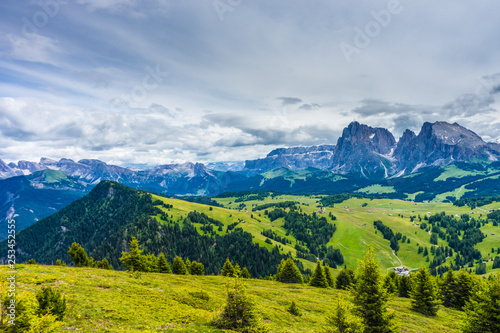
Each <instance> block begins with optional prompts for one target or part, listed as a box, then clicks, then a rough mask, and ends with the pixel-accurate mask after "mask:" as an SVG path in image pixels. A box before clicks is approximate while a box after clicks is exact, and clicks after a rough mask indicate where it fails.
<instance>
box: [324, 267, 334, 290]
mask: <svg viewBox="0 0 500 333" xmlns="http://www.w3.org/2000/svg"><path fill="white" fill-rule="evenodd" d="M324 271H325V278H326V282H328V286H329V287H330V288H335V282H334V281H333V277H332V272H330V266H329V265H328V264H325V268H324Z"/></svg>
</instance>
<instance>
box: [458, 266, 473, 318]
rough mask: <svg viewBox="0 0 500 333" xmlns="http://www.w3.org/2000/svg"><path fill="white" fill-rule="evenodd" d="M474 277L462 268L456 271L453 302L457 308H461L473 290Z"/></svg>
mask: <svg viewBox="0 0 500 333" xmlns="http://www.w3.org/2000/svg"><path fill="white" fill-rule="evenodd" d="M475 284H476V277H475V276H474V275H471V274H469V273H467V272H466V271H464V270H463V269H461V270H459V271H458V272H457V275H456V276H455V285H456V286H455V304H454V307H456V308H457V309H463V307H464V306H465V304H466V303H467V302H468V301H469V300H470V298H471V297H472V295H473V292H474V286H475Z"/></svg>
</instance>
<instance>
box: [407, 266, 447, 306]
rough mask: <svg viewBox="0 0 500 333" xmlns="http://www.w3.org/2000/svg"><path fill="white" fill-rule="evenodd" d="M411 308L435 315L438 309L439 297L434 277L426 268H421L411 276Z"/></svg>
mask: <svg viewBox="0 0 500 333" xmlns="http://www.w3.org/2000/svg"><path fill="white" fill-rule="evenodd" d="M410 297H411V305H412V308H413V310H415V311H417V312H420V313H423V314H425V315H428V316H435V315H436V314H437V311H438V309H439V304H440V301H439V297H438V290H437V286H436V282H435V281H434V277H433V276H432V275H431V274H430V273H429V271H428V270H427V268H425V267H424V268H421V269H419V270H418V272H417V273H416V274H415V275H414V277H413V287H412V290H411V292H410Z"/></svg>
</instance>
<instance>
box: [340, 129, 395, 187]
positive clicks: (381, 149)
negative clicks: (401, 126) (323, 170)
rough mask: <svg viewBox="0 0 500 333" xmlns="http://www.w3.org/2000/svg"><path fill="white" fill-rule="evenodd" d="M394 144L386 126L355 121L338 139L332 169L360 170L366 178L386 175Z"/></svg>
mask: <svg viewBox="0 0 500 333" xmlns="http://www.w3.org/2000/svg"><path fill="white" fill-rule="evenodd" d="M395 145H396V139H395V138H394V136H393V135H392V133H391V132H389V131H388V130H387V129H385V128H379V127H370V126H368V125H363V124H360V123H358V122H357V121H354V122H352V123H350V124H349V126H347V127H346V128H345V129H344V130H343V132H342V136H341V137H340V138H339V139H338V141H337V145H336V147H335V151H334V152H333V160H332V162H333V163H332V169H333V170H334V171H335V172H340V173H350V172H355V173H359V174H361V175H362V176H364V177H366V178H374V177H375V178H377V177H381V176H382V177H383V176H388V175H389V174H391V170H390V163H391V162H390V160H389V156H388V155H390V154H391V152H392V150H393V149H394V147H395ZM383 155H387V156H385V157H384V156H383ZM387 165H389V168H388V167H387Z"/></svg>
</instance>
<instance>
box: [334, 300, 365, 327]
mask: <svg viewBox="0 0 500 333" xmlns="http://www.w3.org/2000/svg"><path fill="white" fill-rule="evenodd" d="M353 310H354V309H353V306H352V305H351V303H349V302H348V301H346V300H345V299H344V298H343V297H342V296H341V295H340V296H339V298H338V299H337V302H336V304H335V307H334V308H333V311H332V312H329V313H327V316H326V324H327V327H325V330H324V331H325V332H327V333H337V332H338V333H341V332H342V333H358V332H363V331H364V330H365V325H364V324H363V320H362V319H361V318H360V317H359V316H357V315H356V314H355V313H354V312H353Z"/></svg>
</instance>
